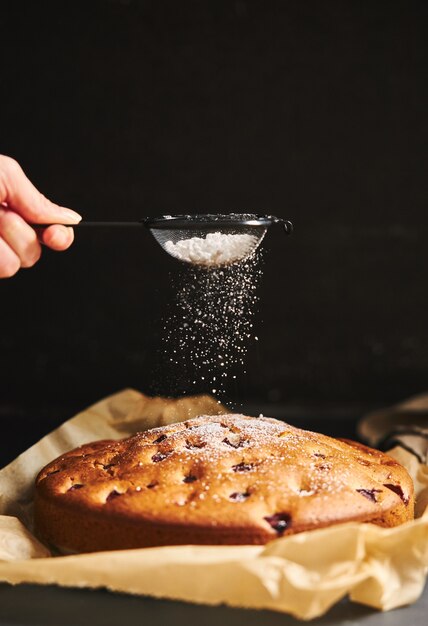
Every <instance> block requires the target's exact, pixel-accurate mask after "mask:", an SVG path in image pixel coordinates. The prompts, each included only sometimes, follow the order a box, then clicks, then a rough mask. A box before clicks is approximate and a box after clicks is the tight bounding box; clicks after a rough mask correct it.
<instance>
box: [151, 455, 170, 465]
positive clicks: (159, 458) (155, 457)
mask: <svg viewBox="0 0 428 626" xmlns="http://www.w3.org/2000/svg"><path fill="white" fill-rule="evenodd" d="M170 454H171V452H156V454H154V455H153V456H152V461H153V463H159V462H160V461H163V460H164V459H166V458H167V457H168V456H169V455H170Z"/></svg>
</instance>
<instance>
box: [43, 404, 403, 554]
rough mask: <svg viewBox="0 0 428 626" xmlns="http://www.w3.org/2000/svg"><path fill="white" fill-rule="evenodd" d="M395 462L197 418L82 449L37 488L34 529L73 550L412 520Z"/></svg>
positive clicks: (262, 426)
mask: <svg viewBox="0 0 428 626" xmlns="http://www.w3.org/2000/svg"><path fill="white" fill-rule="evenodd" d="M413 507H414V495H413V484H412V480H411V478H410V476H409V475H408V473H407V471H406V470H405V469H404V468H403V467H402V466H401V465H400V464H399V463H397V461H395V460H394V459H392V458H391V457H389V456H387V455H386V454H383V453H382V452H379V451H377V450H373V449H371V448H368V447H366V446H363V445H362V444H358V443H356V442H352V441H347V440H337V439H333V438H331V437H327V436H325V435H321V434H318V433H313V432H310V431H305V430H301V429H299V428H295V427H293V426H290V425H288V424H285V423H284V422H280V421H278V420H275V419H271V418H265V417H259V418H252V417H246V416H243V415H220V416H201V417H197V418H195V419H191V420H188V421H186V422H179V423H176V424H171V425H168V426H162V427H160V428H154V429H152V430H148V431H145V432H142V433H137V434H136V435H134V436H132V437H129V438H127V439H123V440H119V441H98V442H95V443H90V444H86V445H83V446H81V447H80V448H77V449H75V450H72V451H70V452H68V453H66V454H64V455H63V456H61V457H59V458H58V459H56V460H55V461H53V462H52V463H50V464H49V465H47V466H46V467H45V468H44V469H43V470H42V471H41V472H40V473H39V475H38V477H37V480H36V495H35V513H34V515H35V528H36V532H37V534H38V535H39V537H40V538H42V539H43V540H45V541H47V542H48V543H50V544H52V545H55V546H57V547H61V548H62V549H67V550H71V551H77V552H81V551H83V552H84V551H97V550H109V549H126V548H138V547H148V546H159V545H178V544H235V545H237V544H263V543H267V542H268V541H270V540H272V539H275V538H277V537H279V536H283V535H287V534H292V533H298V532H302V531H305V530H310V529H314V528H321V527H324V526H329V525H331V524H336V523H341V522H346V521H351V520H354V521H361V522H374V523H376V524H379V525H381V526H396V525H398V524H401V523H402V522H405V521H407V520H410V519H412V518H413Z"/></svg>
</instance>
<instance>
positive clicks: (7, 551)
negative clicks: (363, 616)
mask: <svg viewBox="0 0 428 626" xmlns="http://www.w3.org/2000/svg"><path fill="white" fill-rule="evenodd" d="M225 411H226V409H224V408H223V407H221V405H220V406H219V405H218V404H217V403H216V401H215V400H214V399H213V398H210V397H209V396H199V397H196V398H187V399H182V400H180V401H175V400H165V399H160V398H154V399H151V398H148V397H147V396H144V395H143V394H140V393H139V392H137V391H134V390H126V391H123V392H120V393H118V394H115V395H114V396H111V397H109V398H106V399H105V400H102V401H101V402H98V403H97V404H95V405H94V406H92V407H90V408H89V409H87V410H86V411H83V412H82V413H80V414H79V415H77V416H76V417H74V418H73V419H71V420H69V421H68V422H65V423H64V424H63V425H62V426H60V427H59V428H58V429H56V430H55V431H53V432H52V433H50V434H49V435H47V436H46V437H44V438H43V439H42V440H41V441H39V442H38V443H37V444H35V445H34V446H32V447H31V448H30V449H29V450H27V451H26V452H24V453H23V454H21V455H20V456H19V457H18V458H17V459H15V461H13V462H12V463H11V464H10V465H8V466H7V467H5V468H4V469H3V470H1V471H0V581H3V582H8V583H11V584H16V583H39V584H57V585H62V586H66V587H90V588H96V587H105V588H107V589H110V590H112V591H120V592H126V593H133V594H142V595H149V596H154V597H157V598H167V599H174V600H185V601H189V602H196V603H202V604H212V605H215V604H220V603H224V604H228V605H230V606H236V607H247V608H254V609H271V610H276V611H283V612H286V613H290V614H292V615H294V616H295V617H298V618H301V619H311V618H314V617H317V616H319V615H322V614H323V613H325V612H326V611H327V610H328V609H329V608H330V607H331V606H332V605H333V604H335V603H336V602H337V601H339V600H340V599H341V598H343V597H344V596H345V595H347V594H349V596H350V599H351V600H353V601H355V602H359V603H362V604H366V605H368V606H371V607H374V608H378V609H382V610H388V609H392V608H395V607H398V606H402V605H404V604H408V603H411V602H414V601H415V600H416V599H417V598H418V597H419V596H420V594H421V593H422V591H423V587H424V583H425V574H426V571H427V568H428V511H427V512H425V514H423V515H422V516H421V517H420V518H418V519H416V520H415V521H412V522H408V523H406V524H403V525H401V526H398V527H396V528H388V529H384V528H380V527H378V526H374V525H372V524H359V523H348V524H341V525H337V526H332V527H330V528H324V529H320V530H314V531H311V532H306V533H301V534H298V535H291V536H289V537H284V538H282V539H277V540H275V541H272V542H271V543H269V544H268V545H266V546H212V547H211V546H171V547H161V548H144V549H140V550H122V551H115V552H100V553H91V554H80V555H71V556H59V557H54V556H50V553H49V551H48V550H47V548H46V547H44V546H43V545H42V544H40V542H38V541H37V540H36V539H35V538H34V537H33V536H32V534H31V508H32V505H31V503H32V494H33V483H34V478H35V476H36V474H37V472H38V471H39V470H40V469H41V468H42V467H43V466H44V465H46V464H47V463H48V462H50V461H51V460H53V459H54V458H56V457H57V456H59V455H60V454H62V453H63V452H65V451H66V450H69V449H71V448H74V447H76V446H78V445H81V444H83V443H87V442H89V441H93V440H95V439H105V438H113V439H117V438H121V437H125V436H127V435H130V434H133V433H134V432H136V431H137V430H142V429H144V428H153V427H155V426H158V425H161V424H165V423H170V422H173V421H180V420H184V419H188V418H190V417H193V416H195V415H197V414H201V413H205V414H206V413H219V412H225ZM396 452H397V454H398V456H399V457H400V458H399V460H400V461H401V462H404V463H405V464H407V466H408V468H409V469H410V471H412V472H413V471H414V470H415V467H414V456H413V455H412V454H410V453H408V452H406V451H405V450H402V449H401V448H400V449H399V450H396V451H394V450H393V451H392V452H391V454H392V455H393V456H395V453H396ZM406 455H408V457H406ZM427 485H428V479H427V482H426V483H425V484H422V485H419V484H418V488H419V487H422V489H425V488H426V487H427ZM17 518H19V519H17Z"/></svg>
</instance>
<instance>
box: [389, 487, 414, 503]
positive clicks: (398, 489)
mask: <svg viewBox="0 0 428 626" xmlns="http://www.w3.org/2000/svg"><path fill="white" fill-rule="evenodd" d="M384 487H386V488H387V489H390V490H391V491H393V492H394V493H396V494H397V496H400V498H401V499H402V500H403V502H404V504H409V498H406V496H405V495H404V491H403V490H402V488H401V487H400V485H393V484H391V483H387V484H385V485H384Z"/></svg>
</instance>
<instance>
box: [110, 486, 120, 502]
mask: <svg viewBox="0 0 428 626" xmlns="http://www.w3.org/2000/svg"><path fill="white" fill-rule="evenodd" d="M122 495H123V494H122V493H119V492H118V491H116V489H113V491H110V493H109V494H108V496H107V499H106V502H110V500H114V498H117V497H118V496H122Z"/></svg>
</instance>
